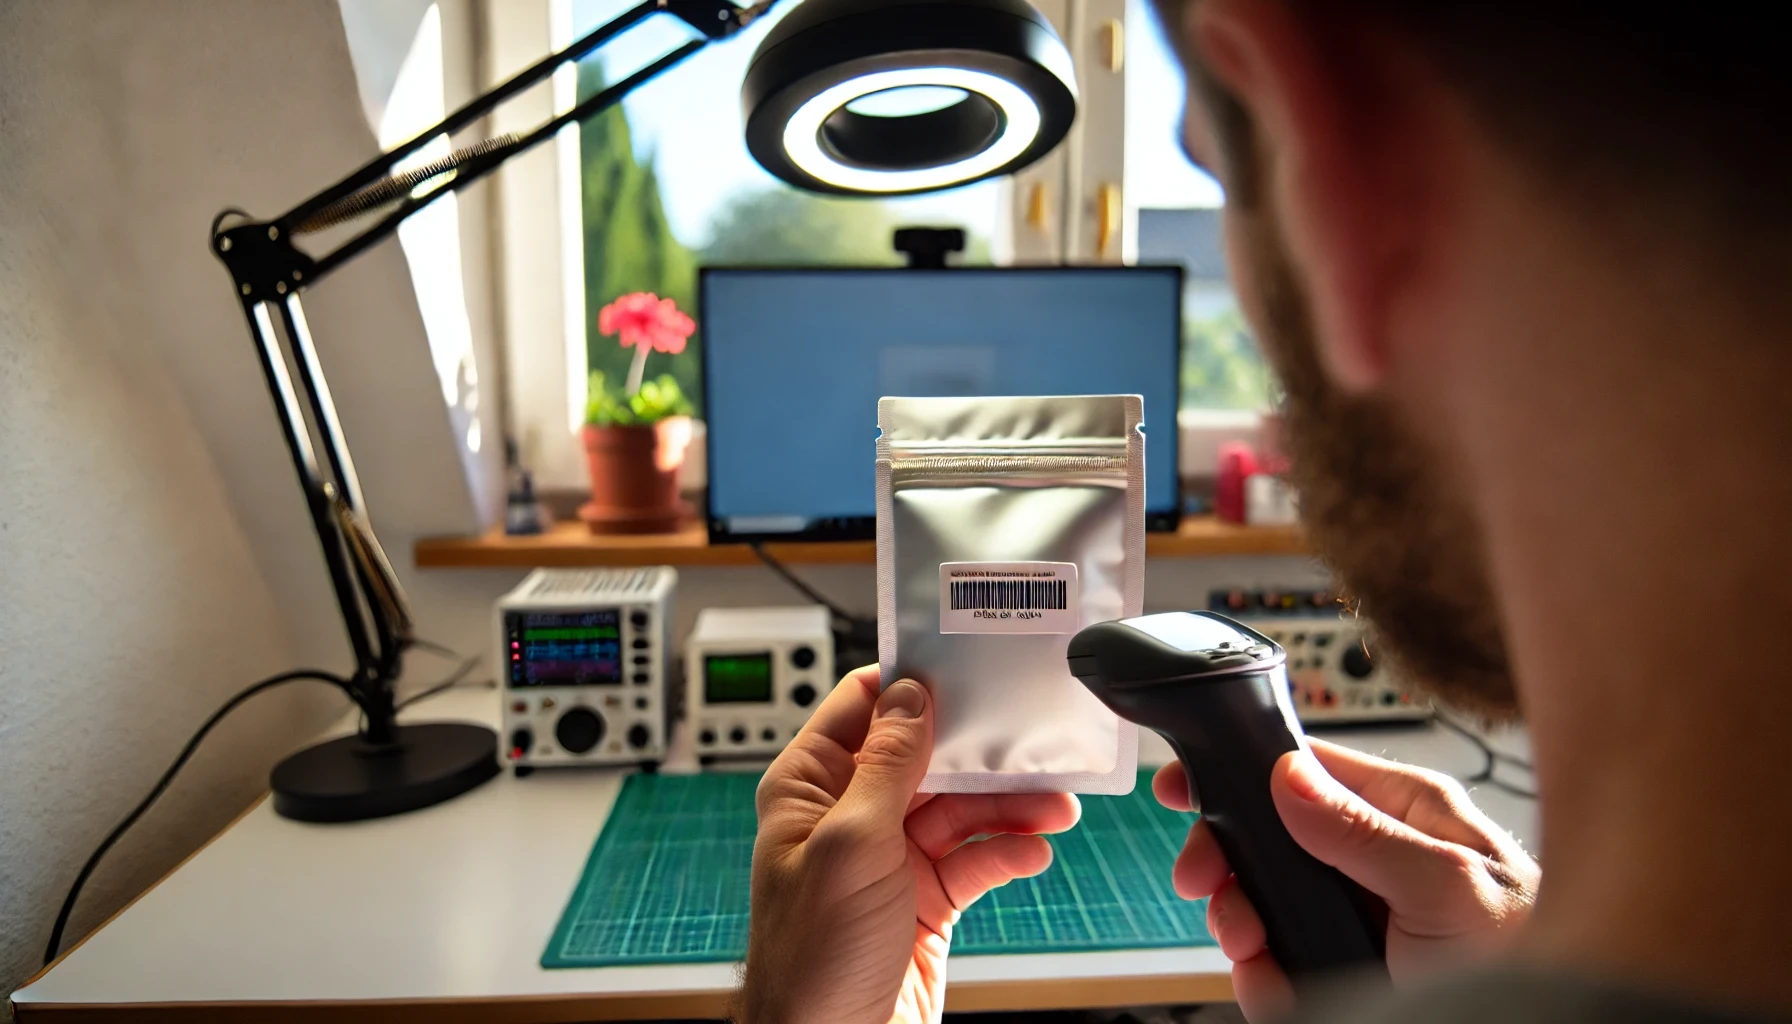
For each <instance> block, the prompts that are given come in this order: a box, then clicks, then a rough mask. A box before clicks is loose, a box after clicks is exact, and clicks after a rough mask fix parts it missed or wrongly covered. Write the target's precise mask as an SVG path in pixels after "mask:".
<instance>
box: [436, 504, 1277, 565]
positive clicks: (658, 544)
mask: <svg viewBox="0 0 1792 1024" xmlns="http://www.w3.org/2000/svg"><path fill="white" fill-rule="evenodd" d="M766 550H767V551H768V552H770V553H771V554H772V555H773V556H774V557H776V558H778V559H779V560H781V561H784V562H788V563H791V564H795V565H804V564H807V565H870V564H872V563H873V562H875V561H876V560H877V556H876V552H875V549H874V548H873V546H872V543H871V542H870V541H868V540H864V541H838V542H832V543H808V544H767V545H766ZM1145 550H1146V553H1147V554H1148V555H1150V556H1151V557H1153V558H1196V557H1201V556H1206V555H1298V554H1304V553H1305V552H1306V550H1307V549H1306V545H1305V543H1304V542H1303V541H1302V539H1301V536H1300V532H1299V531H1298V530H1296V529H1295V528H1293V527H1289V526H1234V525H1232V524H1231V523H1222V522H1220V521H1219V520H1217V519H1214V518H1213V517H1211V516H1197V517H1193V518H1189V519H1184V520H1183V521H1182V527H1181V528H1180V529H1178V530H1177V531H1176V532H1175V533H1151V534H1146V537H1145ZM415 555H416V562H417V567H418V568H419V569H532V568H535V567H536V566H549V567H554V568H576V567H582V566H600V565H754V564H756V562H757V559H755V558H754V557H753V552H752V551H750V550H748V548H747V546H746V545H744V544H711V543H709V538H708V536H707V535H706V534H705V532H704V530H703V527H702V526H701V525H700V524H693V525H691V526H689V527H686V528H685V529H683V530H680V531H678V532H677V533H667V534H652V535H643V536H637V537H622V536H615V537H599V536H594V535H593V534H592V533H591V532H590V531H589V530H587V529H586V528H585V524H584V523H581V522H577V521H569V522H560V523H555V524H554V525H553V527H552V528H550V529H549V530H548V532H547V533H544V534H540V535H538V536H534V537H507V536H505V535H504V533H503V532H502V531H501V530H499V531H493V532H491V533H488V534H485V535H484V536H482V537H430V538H425V539H423V540H420V541H418V542H417V546H416V550H415Z"/></svg>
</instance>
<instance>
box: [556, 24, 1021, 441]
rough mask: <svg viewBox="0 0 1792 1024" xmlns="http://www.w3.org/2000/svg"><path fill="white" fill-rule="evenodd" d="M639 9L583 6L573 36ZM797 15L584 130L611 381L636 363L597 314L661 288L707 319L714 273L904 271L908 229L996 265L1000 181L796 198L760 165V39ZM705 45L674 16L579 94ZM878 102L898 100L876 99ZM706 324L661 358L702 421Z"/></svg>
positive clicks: (641, 36)
mask: <svg viewBox="0 0 1792 1024" xmlns="http://www.w3.org/2000/svg"><path fill="white" fill-rule="evenodd" d="M632 6H634V4H633V0H574V2H573V4H572V34H573V36H574V37H575V38H576V37H577V36H580V35H583V34H585V33H587V32H589V31H591V30H592V29H594V28H596V27H597V26H598V25H601V24H603V23H604V22H606V21H609V20H610V19H611V18H614V17H616V16H617V15H618V14H621V13H622V12H623V11H625V10H627V9H628V8H629V7H632ZM794 7H795V5H794V4H786V5H781V6H780V7H778V8H774V9H773V11H772V13H771V14H770V15H769V16H767V17H764V18H761V19H759V20H758V21H756V22H755V23H754V24H753V25H752V26H751V27H749V28H748V29H747V30H746V31H745V32H743V33H742V34H741V35H740V36H738V37H736V38H734V39H731V40H728V41H727V42H726V43H725V44H723V45H717V46H711V47H707V48H705V49H703V50H700V51H698V52H697V54H696V55H694V56H692V57H690V58H689V59H687V60H686V61H685V62H684V63H683V64H681V65H680V66H679V67H678V68H676V69H675V70H672V71H669V72H667V73H665V74H664V75H662V76H660V77H659V78H657V79H655V80H653V81H651V82H649V83H647V84H646V85H644V86H642V87H641V88H639V89H637V90H635V91H634V92H633V93H631V94H630V95H629V97H628V98H627V99H626V100H624V101H623V104H622V106H621V107H620V108H615V109H611V110H609V111H606V112H605V113H603V114H601V115H599V116H598V117H595V118H593V119H592V120H590V121H588V122H586V123H585V125H584V126H583V127H582V128H581V130H580V139H579V177H580V186H581V187H580V208H581V221H582V224H581V230H582V233H583V236H582V244H581V251H582V255H583V262H584V270H583V274H584V283H583V291H584V303H585V315H584V322H585V324H586V325H587V332H586V340H585V349H586V353H585V358H586V365H587V366H588V367H589V368H590V369H591V370H595V371H599V372H601V373H603V374H605V376H606V378H607V379H609V380H618V379H620V378H621V377H622V376H623V375H624V374H626V373H627V371H628V361H629V358H630V356H631V355H632V353H631V352H630V351H628V350H625V349H623V348H622V347H621V346H619V345H617V344H616V341H615V339H613V338H605V337H602V336H600V335H598V334H597V332H596V331H595V330H591V329H589V328H590V325H592V324H595V323H596V321H597V311H598V309H600V308H601V307H602V306H603V305H604V304H605V303H607V302H609V301H611V300H612V299H614V298H616V297H617V296H618V295H622V294H626V293H628V292H634V291H650V292H654V293H656V294H659V295H661V296H666V297H669V298H672V299H674V300H676V301H677V303H678V305H679V308H681V309H683V310H685V311H686V312H689V313H692V314H693V315H694V314H695V312H696V302H697V268H698V267H699V266H702V265H710V266H722V265H730V264H734V265H739V264H797V265H805V264H833V265H852V266H874V265H879V264H898V263H900V262H901V260H900V258H899V257H898V254H897V253H896V252H895V251H894V250H893V249H892V248H891V245H890V239H891V233H892V232H893V231H894V230H895V228H896V227H898V226H904V225H927V226H938V227H962V228H964V229H965V233H966V236H967V239H966V246H965V254H964V255H965V260H966V261H967V262H976V263H988V262H989V261H990V247H991V239H992V237H993V235H994V233H995V227H996V215H997V211H998V209H999V208H1000V207H1001V205H1002V203H1001V193H1000V184H999V183H998V182H994V181H990V182H983V183H980V184H977V185H973V186H970V187H967V188H962V189H956V190H953V191H951V192H944V193H939V194H936V195H926V196H912V197H905V198H899V199H879V200H871V199H837V198H829V197H822V196H816V195H813V194H810V193H807V192H802V191H799V190H797V189H793V188H791V187H789V186H787V185H785V184H784V183H782V182H780V181H778V180H777V179H776V178H773V177H772V176H771V175H770V174H767V173H766V172H765V171H764V170H763V169H761V168H760V167H759V165H758V164H756V163H754V162H753V158H752V157H751V156H750V155H749V154H748V153H747V147H746V143H745V142H744V140H743V137H742V134H741V128H740V83H741V79H742V77H743V76H744V75H745V73H746V67H747V61H748V59H749V58H751V57H752V55H753V51H754V50H755V49H756V48H757V47H758V45H759V40H760V39H762V38H764V36H765V33H766V32H767V31H768V30H770V28H771V26H772V25H773V24H775V23H776V22H777V20H778V19H779V18H780V17H782V16H783V15H785V14H788V13H789V12H790V11H791V10H792V9H794ZM694 36H695V33H694V32H693V31H692V30H691V29H690V28H688V27H687V26H685V25H684V24H683V23H682V22H679V21H677V20H676V19H672V18H665V17H660V18H654V19H652V20H650V21H649V22H647V23H646V24H643V25H641V26H638V27H636V28H634V29H631V30H630V31H628V32H626V33H624V34H623V35H622V36H620V37H618V38H617V39H615V40H614V41H612V42H611V43H609V44H608V45H606V46H604V47H602V48H600V49H599V50H598V52H597V53H595V54H593V55H592V56H591V57H588V58H586V59H585V60H584V61H583V62H581V64H580V67H579V70H578V84H577V90H578V91H577V98H578V99H580V100H583V99H585V98H586V97H589V96H591V95H594V94H595V93H596V92H597V91H598V90H600V89H602V88H603V85H604V83H606V82H613V81H617V80H619V79H621V78H622V77H624V76H626V75H628V74H629V73H630V72H632V71H634V70H635V69H637V68H639V67H641V66H643V65H645V64H647V63H649V62H650V61H652V60H653V59H655V58H657V57H659V56H660V55H662V54H664V53H666V52H667V51H669V50H671V49H673V48H674V47H676V46H678V45H679V44H681V43H683V42H684V41H686V40H687V39H690V38H693V37H694ZM946 91H947V92H950V90H946ZM909 93H910V94H911V95H909V96H907V97H895V99H898V100H906V101H908V102H914V103H921V104H925V103H927V102H929V101H930V100H932V101H934V102H936V103H937V98H935V97H931V96H929V95H928V94H927V92H926V91H924V90H918V89H917V90H909ZM879 98H884V99H889V98H888V97H868V98H867V99H868V100H875V99H879ZM956 98H957V97H956V96H952V97H950V100H955V99H956ZM950 100H948V102H949V101H950ZM697 327H698V333H697V334H696V335H694V336H693V337H692V339H691V343H690V344H689V345H687V346H686V348H685V350H684V351H683V352H681V353H679V354H678V355H675V356H666V355H659V356H655V357H654V362H653V365H652V369H651V370H650V372H654V373H671V374H672V375H673V376H674V377H675V378H676V379H677V381H678V383H679V386H680V387H681V388H682V389H683V390H684V392H685V394H686V395H687V396H689V397H690V398H691V399H692V401H693V403H694V404H695V405H696V406H697V409H698V411H699V414H701V410H702V395H701V393H700V386H701V381H700V373H699V367H700V365H701V358H702V357H701V355H700V354H699V353H700V346H701V344H702V328H703V325H702V323H701V321H699V323H698V325H697Z"/></svg>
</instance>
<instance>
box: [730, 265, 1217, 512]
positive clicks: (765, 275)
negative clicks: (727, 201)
mask: <svg viewBox="0 0 1792 1024" xmlns="http://www.w3.org/2000/svg"><path fill="white" fill-rule="evenodd" d="M1181 290H1182V272H1181V269H1180V268H1177V267H1040V268H1012V269H1010V268H951V269H946V270H912V269H876V270H868V269H780V270H761V269H708V268H706V269H705V270H704V271H703V275H702V285H701V289H700V291H701V296H700V303H701V305H700V311H699V312H700V321H701V323H702V325H703V348H704V385H703V390H704V394H705V396H706V402H705V405H706V418H707V420H708V426H709V447H708V454H709V518H710V531H711V533H712V534H714V535H715V536H717V537H718V538H725V537H755V536H774V535H777V536H787V535H792V536H809V537H849V536H859V537H864V536H870V535H871V532H872V530H873V528H874V517H875V513H876V504H875V477H876V473H875V468H876V460H875V455H874V445H875V442H876V439H877V400H878V399H879V398H882V397H884V396H886V395H889V396H906V397H930V396H953V397H963V396H974V395H1096V394H1127V395H1143V396H1144V399H1145V426H1146V431H1147V437H1148V439H1149V440H1148V443H1147V444H1146V446H1145V453H1146V472H1145V480H1146V488H1145V493H1146V499H1145V507H1146V513H1147V521H1148V522H1149V523H1150V524H1151V525H1152V526H1154V527H1160V528H1161V527H1164V526H1174V524H1175V521H1176V512H1177V509H1178V493H1177V478H1176V430H1175V423H1176V402H1177V397H1178V394H1179V388H1180V380H1179V377H1180V374H1179V372H1178V371H1179V368H1180V359H1181V338H1182V322H1181V318H1182V313H1181V309H1182V305H1181Z"/></svg>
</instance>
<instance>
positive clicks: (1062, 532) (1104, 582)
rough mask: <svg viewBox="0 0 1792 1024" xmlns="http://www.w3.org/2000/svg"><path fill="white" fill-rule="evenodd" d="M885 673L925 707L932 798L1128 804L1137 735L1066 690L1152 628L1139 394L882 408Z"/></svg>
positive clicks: (899, 402)
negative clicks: (1077, 666) (1136, 626)
mask: <svg viewBox="0 0 1792 1024" xmlns="http://www.w3.org/2000/svg"><path fill="white" fill-rule="evenodd" d="M877 419H878V427H879V429H880V431H881V434H880V436H879V438H878V442H877V584H878V609H877V624H878V661H879V667H880V670H881V673H882V678H883V684H884V685H885V686H888V685H889V684H890V683H892V682H894V681H895V680H897V679H901V678H912V679H916V680H918V681H920V682H921V683H923V684H924V685H926V686H927V687H928V688H929V690H930V691H931V692H932V694H933V698H934V709H935V721H934V745H933V760H932V761H931V763H930V764H929V765H928V771H927V778H926V780H925V781H924V782H923V783H922V785H921V790H922V791H923V792H928V793H1022V792H1070V793H1126V792H1130V791H1131V789H1132V787H1133V783H1134V781H1135V779H1136V773H1137V762H1138V731H1137V727H1135V726H1134V725H1132V724H1131V723H1129V722H1125V721H1122V720H1121V719H1120V718H1118V717H1117V716H1115V715H1114V713H1113V712H1111V711H1109V710H1108V709H1107V708H1106V707H1105V706H1103V705H1102V703H1101V702H1100V701H1098V700H1096V699H1095V698H1094V696H1092V695H1091V694H1090V693H1089V691H1088V690H1087V688H1085V687H1084V686H1083V685H1082V684H1081V683H1080V682H1078V681H1077V680H1076V678H1075V677H1074V676H1072V675H1071V674H1070V670H1069V667H1068V666H1067V664H1066V662H1065V648H1066V646H1067V645H1068V644H1069V642H1070V638H1071V636H1073V635H1074V634H1075V633H1076V632H1077V631H1078V630H1080V629H1081V628H1082V627H1084V626H1087V625H1091V624H1093V623H1096V622H1105V621H1108V620H1110V619H1119V618H1126V617H1129V616H1134V615H1139V614H1141V613H1142V612H1143V608H1142V605H1143V603H1144V568H1145V525H1144V524H1145V489H1144V474H1145V448H1144V444H1145V438H1144V434H1143V433H1141V432H1140V429H1139V426H1140V423H1141V422H1142V421H1143V401H1142V400H1141V399H1140V398H1139V397H1138V396H1136V395H1084V396H1066V397H1048V398H885V399H882V400H881V401H879V402H878V409H877Z"/></svg>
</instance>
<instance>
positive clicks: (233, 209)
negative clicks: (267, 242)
mask: <svg viewBox="0 0 1792 1024" xmlns="http://www.w3.org/2000/svg"><path fill="white" fill-rule="evenodd" d="M232 214H235V215H236V216H238V217H241V218H243V219H244V220H254V219H255V218H254V217H253V216H252V215H251V214H250V213H249V211H248V210H245V209H243V208H241V207H238V206H226V207H225V208H224V209H222V210H220V211H219V212H218V215H217V216H216V217H213V218H212V233H211V234H210V235H208V236H207V237H208V238H216V237H217V236H218V229H219V228H221V227H223V226H224V218H226V217H229V216H230V215H232Z"/></svg>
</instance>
